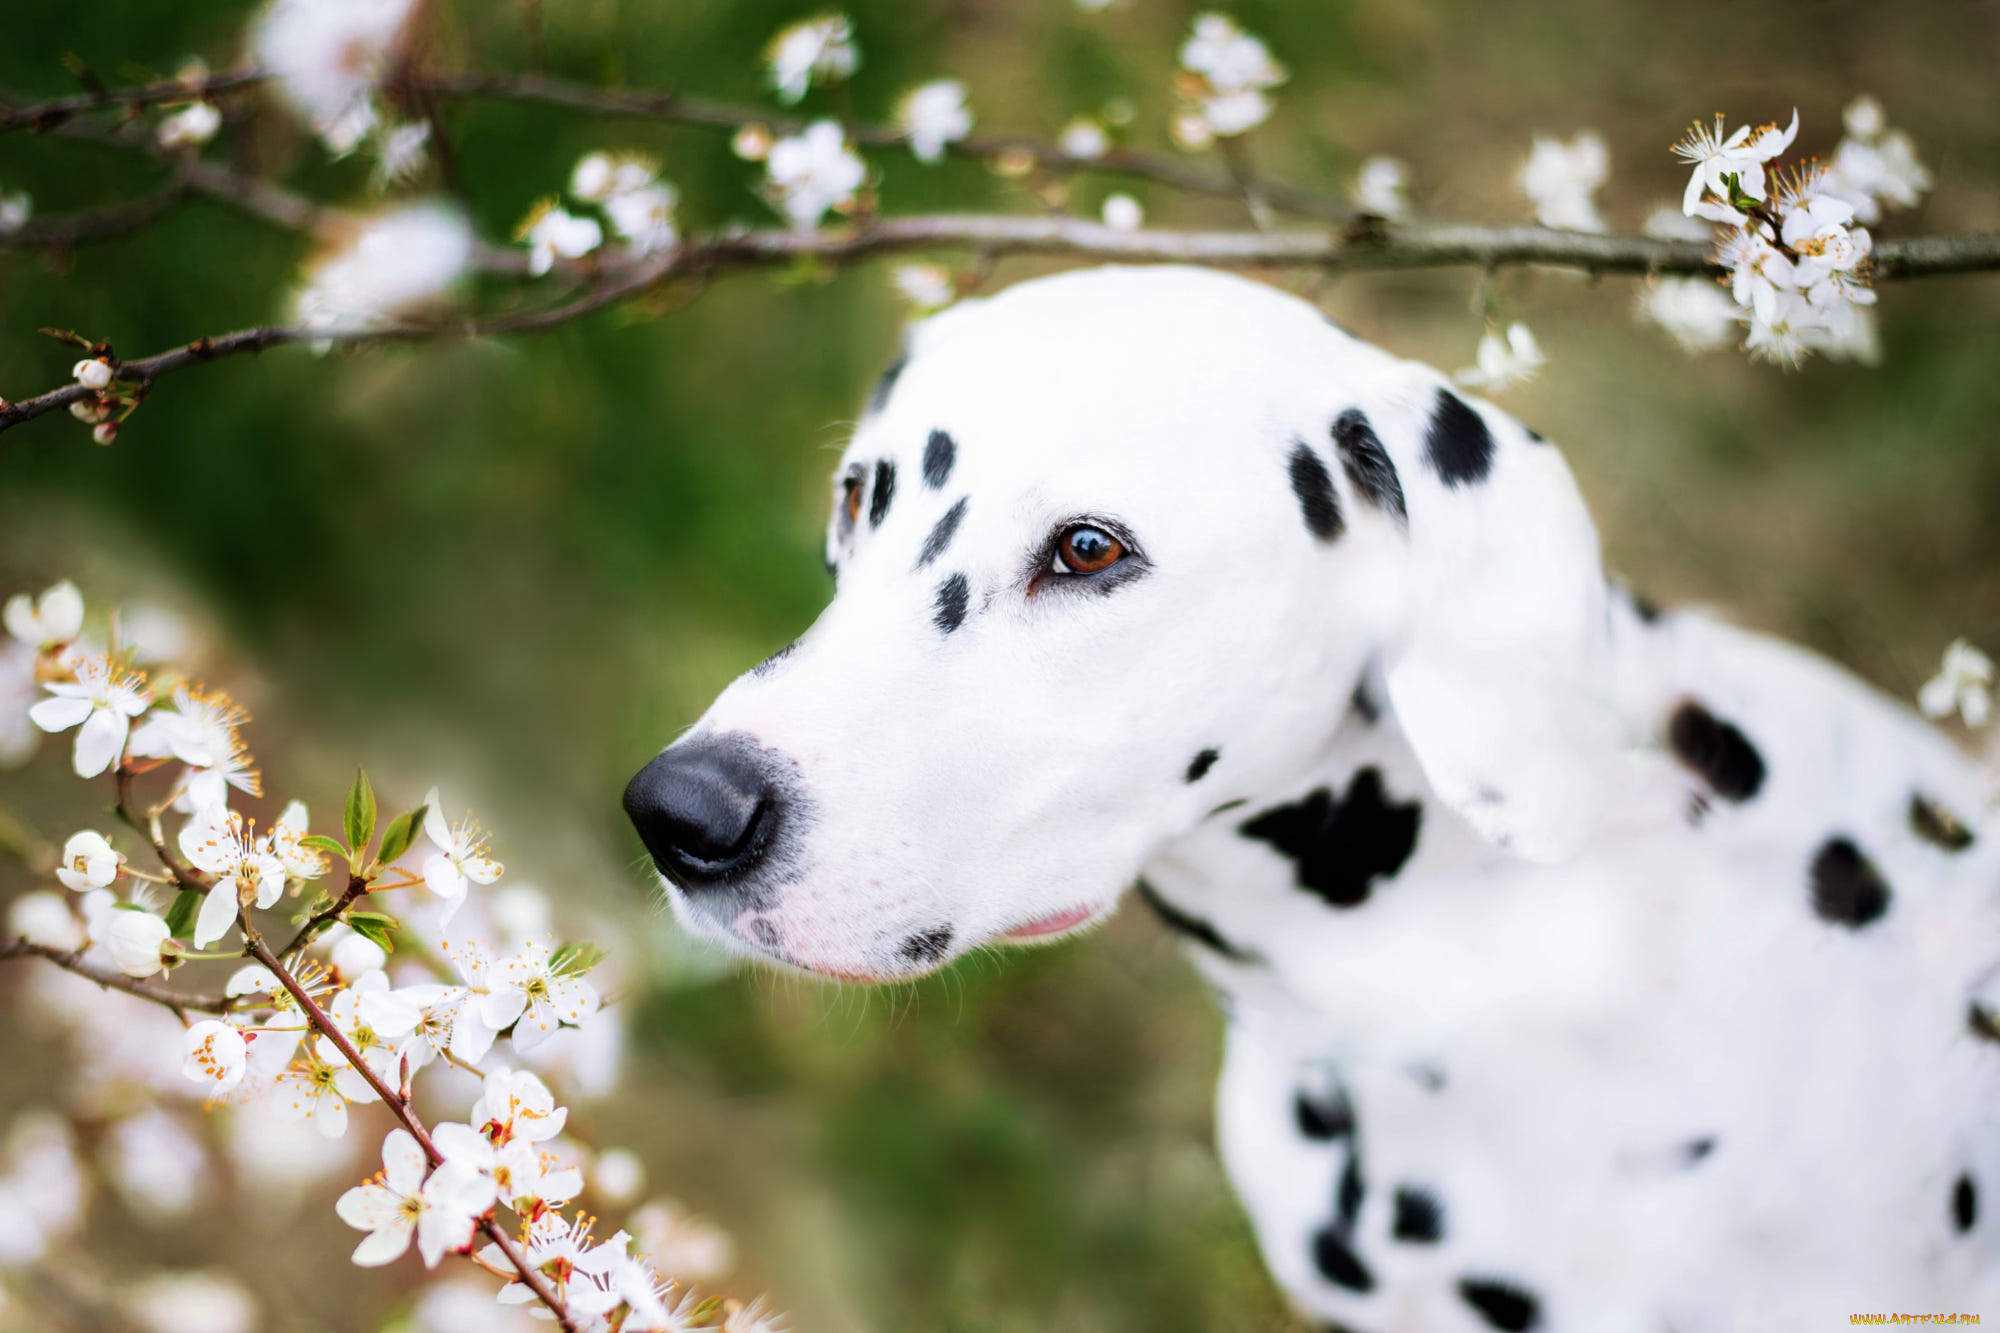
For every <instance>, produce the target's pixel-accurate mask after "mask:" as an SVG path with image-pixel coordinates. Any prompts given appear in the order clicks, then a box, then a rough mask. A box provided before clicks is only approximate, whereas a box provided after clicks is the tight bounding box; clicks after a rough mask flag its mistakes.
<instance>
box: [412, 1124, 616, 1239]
mask: <svg viewBox="0 0 2000 1333" xmlns="http://www.w3.org/2000/svg"><path fill="white" fill-rule="evenodd" d="M431 1141H432V1142H434V1143H436V1144H437V1149H438V1151H439V1152H441V1153H443V1154H444V1159H445V1161H447V1162H451V1163H453V1164H455V1165H460V1166H463V1167H465V1168H467V1169H468V1170H472V1171H477V1172H479V1173H480V1174H482V1175H484V1176H486V1177H487V1178H488V1179H489V1180H491V1181H492V1182H493V1188H494V1192H495V1195H496V1196H497V1197H498V1198H499V1200H500V1202H502V1203H504V1204H506V1205H507V1206H508V1207H509V1208H511V1209H513V1211H514V1212H515V1214H516V1215H518V1216H519V1217H520V1218H521V1219H522V1220H524V1221H528V1222H532V1221H534V1220H535V1219H536V1218H538V1217H540V1216H541V1215H542V1214H543V1212H545V1211H546V1210H547V1209H549V1208H560V1207H561V1206H562V1205H564V1204H566V1203H568V1202H569V1201H570V1200H571V1199H574V1198H575V1197H576V1196H577V1195H579V1194H581V1193H583V1172H581V1171H579V1170H578V1169H576V1168H575V1167H570V1166H564V1165H563V1164H562V1162H561V1160H560V1159H558V1158H557V1157H556V1155H555V1154H554V1153H551V1152H547V1151H545V1150H543V1149H542V1148H541V1147H540V1146H538V1145H537V1144H535V1143H532V1142H530V1141H529V1140H527V1139H513V1140H510V1141H508V1142H506V1143H495V1142H493V1141H492V1140H491V1139H490V1138H488V1137H487V1136H486V1135H484V1134H482V1133H480V1132H479V1131H478V1130H476V1129H474V1128H473V1127H472V1126H470V1125H461V1124H453V1123H447V1124H442V1125H437V1126H434V1127H433V1128H432V1129H431Z"/></svg>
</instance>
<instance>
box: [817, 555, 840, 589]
mask: <svg viewBox="0 0 2000 1333" xmlns="http://www.w3.org/2000/svg"><path fill="white" fill-rule="evenodd" d="M819 562H820V564H821V565H822V566H823V567H824V568H825V569H826V576H827V577H828V578H830V579H832V580H833V583H834V586H835V587H839V586H840V566H839V565H836V564H835V563H833V557H832V556H830V555H823V556H821V557H820V558H819Z"/></svg>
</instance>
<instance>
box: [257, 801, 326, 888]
mask: <svg viewBox="0 0 2000 1333" xmlns="http://www.w3.org/2000/svg"><path fill="white" fill-rule="evenodd" d="M311 832H312V827H311V818H310V816H308V815H307V814H306V803H305V802H304V801H293V802H291V803H290V804H289V805H287V806H286V807H285V809H284V813H282V814H280V815H279V816H278V822H277V823H275V824H273V825H271V831H270V832H269V833H267V834H265V835H264V838H263V840H262V842H261V843H260V844H259V850H261V851H264V852H267V853H269V854H270V855H272V856H274V857H276V858H277V859H278V864H279V865H281V866H283V867H284V869H285V877H286V878H287V879H318V878H319V877H320V876H321V875H324V874H325V873H326V858H325V857H324V856H322V855H320V854H319V853H318V852H316V851H314V850H313V849H312V848H310V847H308V846H306V845H305V840H306V837H307V836H308V835H309V834H310V833H311Z"/></svg>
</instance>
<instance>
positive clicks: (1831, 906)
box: [1812, 837, 1891, 930]
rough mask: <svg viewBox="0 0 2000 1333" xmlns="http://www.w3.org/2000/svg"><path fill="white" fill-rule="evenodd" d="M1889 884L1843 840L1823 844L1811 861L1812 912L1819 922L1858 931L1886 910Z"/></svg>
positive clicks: (1871, 862)
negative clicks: (1817, 915) (1828, 922)
mask: <svg viewBox="0 0 2000 1333" xmlns="http://www.w3.org/2000/svg"><path fill="white" fill-rule="evenodd" d="M1890 897H1891V894H1890V892H1889V882H1888V881H1887V880H1885V879H1883V878H1882V872H1881V871H1879V870H1877V869H1876V868H1875V863H1874V862H1873V861H1870V860H1869V859H1868V858H1867V857H1866V856H1864V855H1863V854H1862V852H1861V849H1860V848H1859V847H1856V846H1855V845H1854V844H1853V842H1851V841H1850V840H1848V839H1847V838H1842V837H1834V838H1829V839H1827V841H1826V845H1825V846H1823V847H1821V848H1820V849H1819V852H1818V854H1817V855H1815V856H1814V857H1813V861H1812V899H1813V911H1815V912H1817V913H1819V917H1820V919H1821V920H1822V921H1830V922H1832V923H1833V924H1835V925H1839V926H1846V927H1847V928H1848V929H1849V930H1859V929H1861V928H1862V927H1863V926H1866V925H1868V924H1870V923H1871V922H1874V921H1878V920H1880V919H1881V917H1882V914H1883V913H1884V912H1886V911H1888V910H1889V899H1890Z"/></svg>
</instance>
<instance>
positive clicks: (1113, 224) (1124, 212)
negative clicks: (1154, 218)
mask: <svg viewBox="0 0 2000 1333" xmlns="http://www.w3.org/2000/svg"><path fill="white" fill-rule="evenodd" d="M1103 218H1104V225H1105V226H1107V227H1109V228H1111V230H1113V231H1137V230H1139V228H1141V227H1143V226H1145V225H1146V210H1145V209H1143V208H1141V207H1140V206H1139V201H1138V200H1137V199H1134V198H1133V197H1132V196H1131V195H1129V194H1114V195H1111V196H1110V197H1109V198H1107V199H1106V200H1105V201H1104V211H1103Z"/></svg>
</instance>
